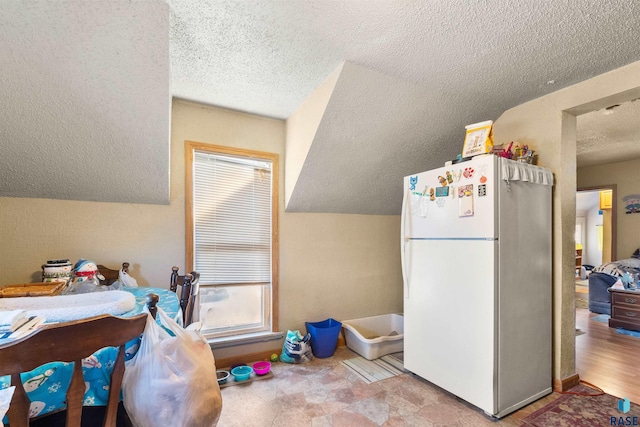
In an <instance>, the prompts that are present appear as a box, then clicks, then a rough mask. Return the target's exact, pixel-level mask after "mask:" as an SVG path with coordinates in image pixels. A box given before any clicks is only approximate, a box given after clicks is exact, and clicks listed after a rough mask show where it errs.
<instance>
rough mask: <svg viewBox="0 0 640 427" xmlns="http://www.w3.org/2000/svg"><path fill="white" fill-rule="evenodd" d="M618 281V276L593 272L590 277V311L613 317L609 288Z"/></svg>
mask: <svg viewBox="0 0 640 427" xmlns="http://www.w3.org/2000/svg"><path fill="white" fill-rule="evenodd" d="M617 280H618V277H617V276H612V275H611V274H607V273H598V272H592V273H591V274H590V275H589V311H591V312H592V313H600V314H609V315H611V301H610V299H609V288H610V287H611V286H613V284H614V283H616V281H617Z"/></svg>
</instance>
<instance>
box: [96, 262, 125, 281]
mask: <svg viewBox="0 0 640 427" xmlns="http://www.w3.org/2000/svg"><path fill="white" fill-rule="evenodd" d="M122 271H124V272H125V273H128V272H129V263H128V262H123V263H122ZM98 273H100V274H102V276H104V280H100V284H101V285H107V286H110V285H112V284H113V282H115V281H116V280H118V278H119V277H120V270H113V269H111V268H107V267H105V266H104V265H102V264H98Z"/></svg>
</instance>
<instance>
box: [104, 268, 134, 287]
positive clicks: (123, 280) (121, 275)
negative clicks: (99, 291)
mask: <svg viewBox="0 0 640 427" xmlns="http://www.w3.org/2000/svg"><path fill="white" fill-rule="evenodd" d="M137 287H138V281H137V280H136V279H134V278H133V277H132V276H130V275H129V273H127V272H126V271H124V270H123V269H120V271H119V272H118V280H116V281H115V282H113V283H112V284H111V286H110V288H111V289H112V290H113V289H122V288H137Z"/></svg>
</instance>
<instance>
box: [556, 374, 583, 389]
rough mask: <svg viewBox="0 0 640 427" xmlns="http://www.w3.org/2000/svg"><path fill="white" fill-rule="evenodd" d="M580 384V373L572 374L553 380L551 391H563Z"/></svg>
mask: <svg viewBox="0 0 640 427" xmlns="http://www.w3.org/2000/svg"><path fill="white" fill-rule="evenodd" d="M578 384H580V375H578V374H573V375H571V376H570V377H566V378H562V379H557V378H554V380H553V391H558V392H563V391H567V390H569V389H570V388H572V387H575V386H577V385H578Z"/></svg>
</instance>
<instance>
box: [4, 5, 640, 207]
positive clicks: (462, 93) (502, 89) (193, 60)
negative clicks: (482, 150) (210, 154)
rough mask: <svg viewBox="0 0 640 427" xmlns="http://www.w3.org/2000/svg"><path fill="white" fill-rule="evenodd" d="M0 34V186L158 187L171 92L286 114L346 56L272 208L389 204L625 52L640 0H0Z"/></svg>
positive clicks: (31, 191)
mask: <svg viewBox="0 0 640 427" xmlns="http://www.w3.org/2000/svg"><path fill="white" fill-rule="evenodd" d="M167 14H170V28H168V22H167V21H168V17H167ZM0 37H1V40H2V41H3V43H1V44H0V55H2V56H1V58H2V60H1V61H0V103H3V111H9V113H8V114H6V115H5V114H4V113H3V117H2V119H0V120H2V123H3V125H2V126H0V138H1V139H0V144H2V145H1V147H2V151H3V152H2V154H3V155H2V156H0V174H1V175H0V179H1V181H0V195H5V196H6V195H17V196H26V197H55V198H78V199H82V200H111V201H114V200H116V197H120V199H119V201H130V200H132V199H135V200H138V201H141V202H148V203H166V201H167V200H168V187H169V185H168V162H169V159H168V135H169V123H168V120H169V108H170V106H169V105H170V104H169V102H170V99H169V98H170V96H175V97H178V98H182V99H187V100H192V101H196V102H200V103H204V104H209V105H217V106H221V107H226V108H231V109H235V110H239V111H244V112H249V113H253V114H258V115H263V116H268V117H273V118H278V119H283V120H285V119H286V118H288V117H289V116H290V115H291V114H292V113H293V112H294V111H296V109H297V108H298V107H299V106H300V105H301V104H302V103H303V101H304V100H305V99H307V97H309V95H310V94H311V93H312V92H313V91H314V89H315V88H317V87H318V86H319V85H320V84H321V83H322V82H323V81H324V80H325V79H326V78H327V76H329V75H330V74H331V73H332V72H333V71H334V70H335V69H336V68H337V67H338V66H339V65H340V64H342V63H345V67H344V69H343V72H342V74H341V75H340V77H339V79H338V81H337V83H336V87H335V90H334V92H333V94H332V96H331V99H330V101H329V103H328V105H327V108H326V111H325V115H324V117H323V118H322V120H321V122H320V125H319V126H318V130H317V134H316V136H315V138H314V139H313V143H312V145H311V148H310V150H309V152H308V155H307V158H306V161H305V162H304V165H303V167H302V170H301V172H300V175H299V177H298V180H297V182H296V184H295V188H294V189H293V190H292V192H291V193H292V194H291V198H290V202H289V205H288V206H287V209H288V210H290V211H310V212H340V213H371V214H393V213H398V212H399V210H400V198H401V187H402V177H403V176H405V175H408V174H410V173H415V172H416V171H420V170H424V169H428V168H431V167H434V166H439V165H442V164H443V163H444V162H445V161H446V160H450V159H452V158H454V157H455V155H456V154H457V153H459V152H460V150H461V146H462V141H463V138H464V126H465V125H467V124H470V123H474V122H478V121H481V120H486V119H496V118H497V117H498V116H499V115H500V114H501V113H502V112H503V111H505V110H507V109H509V108H511V107H514V106H516V105H518V104H520V103H522V102H525V101H528V100H531V99H534V98H537V97H540V96H542V95H545V94H547V93H550V92H553V91H556V90H558V89H560V88H563V87H566V86H569V85H572V84H575V83H577V82H580V81H582V80H585V79H588V78H591V77H594V76H596V75H598V74H602V73H604V72H606V71H610V70H612V69H615V68H618V67H620V66H623V65H626V64H629V63H631V62H634V61H637V60H639V59H640V49H639V48H638V46H639V45H638V42H637V41H638V40H639V39H640V2H630V1H628V0H611V1H608V2H603V1H600V0H584V1H580V2H558V1H556V0H540V1H535V2H528V1H512V0H453V1H447V2H439V1H424V2H418V1H417V2H399V1H396V0H379V1H352V0H331V1H329V0H318V1H307V2H300V1H273V0H261V1H257V0H256V1H243V2H238V1H232V0H168V1H167V2H166V3H165V2H164V1H162V0H157V1H128V0H127V1H125V0H104V1H92V2H84V1H81V0H60V1H57V2H46V1H36V0H33V1H14V0H5V1H4V2H0ZM167 47H169V52H168V53H167ZM168 55H170V57H168ZM169 60H170V67H171V68H170V73H169V68H168V65H169ZM169 79H170V81H169ZM168 104H169V105H168ZM5 153H6V155H5ZM35 153H39V155H38V156H36V155H35ZM93 159H96V163H97V164H98V166H96V165H95V164H93V162H92V160H93ZM81 160H84V161H81ZM17 164H20V165H21V166H22V167H18V166H17ZM51 164H55V165H60V164H62V165H64V167H62V168H60V167H59V169H61V170H62V171H61V172H60V173H56V174H52V173H50V174H46V173H45V172H43V170H47V169H48V168H50V167H51ZM141 164H142V165H144V166H143V167H141V166H140V165H141ZM96 167H97V168H99V170H98V171H96ZM108 173H111V175H112V177H111V178H110V179H108V180H105V179H104V178H103V177H104V176H108ZM94 176H99V177H102V179H101V182H98V178H94ZM54 177H55V178H54ZM78 177H82V178H81V179H77V178H78ZM52 179H54V181H52ZM133 183H135V185H132V184H133ZM43 189H46V190H43ZM43 194H46V196H43ZM123 195H124V196H123Z"/></svg>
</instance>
